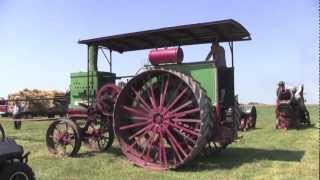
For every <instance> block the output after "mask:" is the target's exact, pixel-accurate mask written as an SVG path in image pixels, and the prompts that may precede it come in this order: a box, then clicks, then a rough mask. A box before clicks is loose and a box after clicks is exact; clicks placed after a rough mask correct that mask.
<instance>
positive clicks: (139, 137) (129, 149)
mask: <svg viewBox="0 0 320 180" xmlns="http://www.w3.org/2000/svg"><path fill="white" fill-rule="evenodd" d="M148 132H149V131H145V132H144V133H142V134H141V135H140V136H137V138H138V140H135V141H134V143H132V144H131V145H130V146H129V147H128V148H127V151H131V149H132V148H133V147H134V145H136V144H138V141H139V140H140V139H141V138H142V137H143V136H145V135H146V134H147V133H148Z"/></svg>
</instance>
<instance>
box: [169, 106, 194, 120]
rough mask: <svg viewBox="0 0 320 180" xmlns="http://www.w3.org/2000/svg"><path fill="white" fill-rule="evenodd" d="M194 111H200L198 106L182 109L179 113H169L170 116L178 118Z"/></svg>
mask: <svg viewBox="0 0 320 180" xmlns="http://www.w3.org/2000/svg"><path fill="white" fill-rule="evenodd" d="M195 112H200V108H194V109H190V110H187V111H182V112H179V113H173V114H170V117H175V118H180V117H184V116H186V115H188V114H192V113H195Z"/></svg>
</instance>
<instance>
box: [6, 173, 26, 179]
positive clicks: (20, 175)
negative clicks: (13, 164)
mask: <svg viewBox="0 0 320 180" xmlns="http://www.w3.org/2000/svg"><path fill="white" fill-rule="evenodd" d="M9 180H29V177H28V175H27V174H26V173H24V172H22V171H18V172H15V173H13V174H12V175H11V176H10V178H9Z"/></svg>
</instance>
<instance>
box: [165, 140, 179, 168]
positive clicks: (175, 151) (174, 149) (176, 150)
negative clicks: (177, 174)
mask: <svg viewBox="0 0 320 180" xmlns="http://www.w3.org/2000/svg"><path fill="white" fill-rule="evenodd" d="M167 140H168V141H169V142H170V146H171V147H172V148H173V152H174V154H175V155H176V156H177V157H178V159H179V161H182V157H181V155H180V153H179V150H178V148H177V146H176V145H175V143H174V142H173V141H172V140H171V138H169V137H167ZM176 156H174V157H176ZM174 160H176V159H174ZM175 163H176V162H175Z"/></svg>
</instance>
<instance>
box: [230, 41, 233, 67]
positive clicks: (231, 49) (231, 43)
mask: <svg viewBox="0 0 320 180" xmlns="http://www.w3.org/2000/svg"><path fill="white" fill-rule="evenodd" d="M229 47H230V52H231V66H232V67H233V65H234V64H233V41H231V42H229Z"/></svg>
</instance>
